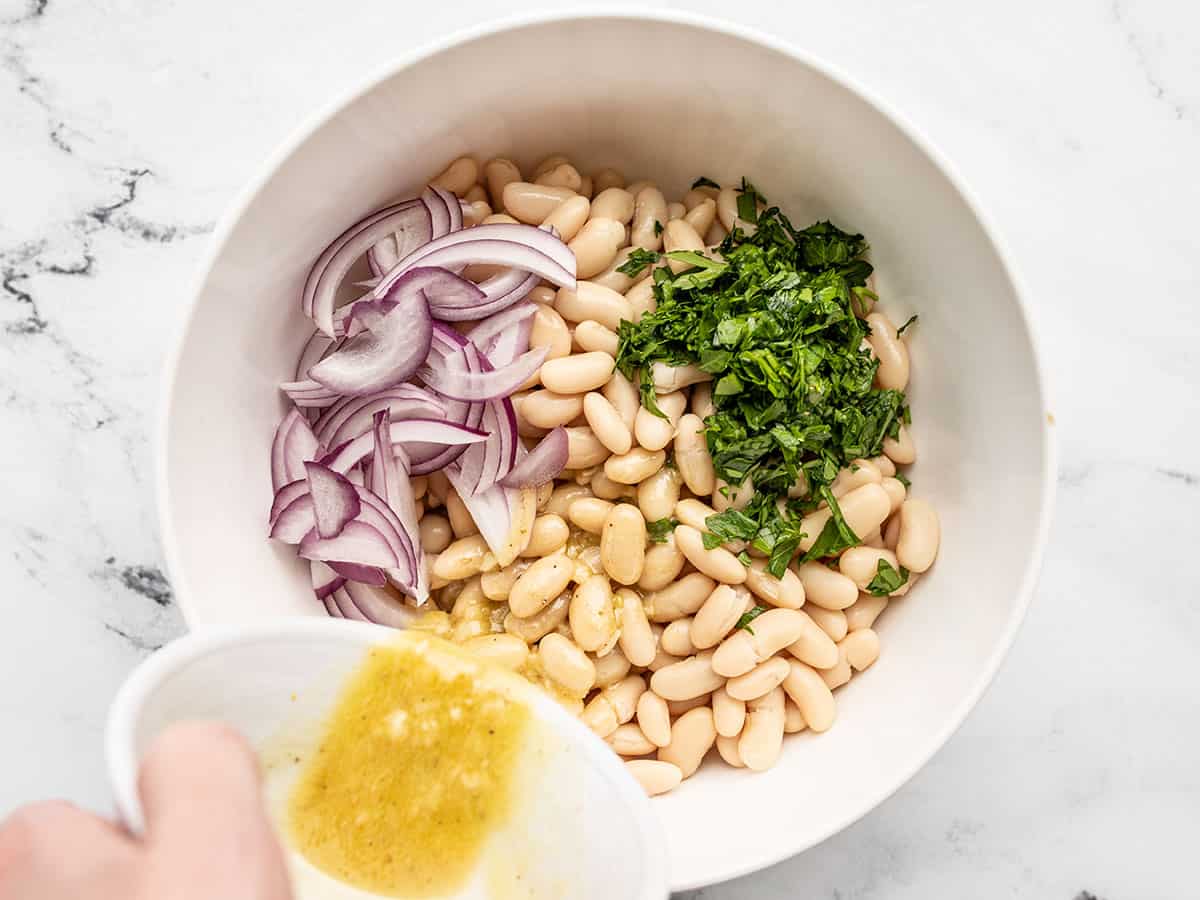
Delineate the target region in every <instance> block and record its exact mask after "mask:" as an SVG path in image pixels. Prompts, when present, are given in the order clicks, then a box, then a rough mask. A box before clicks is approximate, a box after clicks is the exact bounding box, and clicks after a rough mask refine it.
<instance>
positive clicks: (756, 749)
mask: <svg viewBox="0 0 1200 900" xmlns="http://www.w3.org/2000/svg"><path fill="white" fill-rule="evenodd" d="M776 658H777V659H778V657H776ZM786 665H787V664H786V663H784V666H785V667H786ZM784 719H785V714H784V693H783V688H780V687H775V688H773V689H772V690H770V691H767V692H766V693H765V694H763V695H761V696H759V697H756V698H754V699H753V700H751V701H749V702H748V703H747V704H746V727H745V729H744V730H743V731H742V736H741V739H740V740H739V741H738V755H739V756H740V757H741V759H742V762H744V763H745V764H746V768H747V769H750V770H752V771H754V772H765V771H766V770H767V769H769V768H771V766H773V765H775V763H776V762H778V761H779V753H780V751H781V750H782V749H783V726H784Z"/></svg>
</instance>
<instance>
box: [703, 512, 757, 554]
mask: <svg viewBox="0 0 1200 900" xmlns="http://www.w3.org/2000/svg"><path fill="white" fill-rule="evenodd" d="M704 525H705V527H706V528H708V532H707V533H706V534H705V535H704V549H705V550H711V549H712V548H713V547H719V546H721V545H722V544H724V543H725V542H726V541H752V540H754V536H755V535H756V534H758V521H757V520H756V519H752V518H751V517H750V516H748V515H746V514H745V513H744V512H742V511H741V510H740V509H727V510H725V512H721V513H717V514H716V515H712V516H709V517H708V518H707V519H705V520H704Z"/></svg>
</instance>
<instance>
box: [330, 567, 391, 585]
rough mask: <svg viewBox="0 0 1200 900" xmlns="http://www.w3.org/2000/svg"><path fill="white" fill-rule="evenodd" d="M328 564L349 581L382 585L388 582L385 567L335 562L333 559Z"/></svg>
mask: <svg viewBox="0 0 1200 900" xmlns="http://www.w3.org/2000/svg"><path fill="white" fill-rule="evenodd" d="M327 565H328V566H329V568H331V569H333V571H335V572H337V573H338V574H339V575H341V576H342V577H343V578H344V579H345V581H347V582H360V583H362V584H374V585H378V586H380V587H382V586H383V585H385V584H387V576H386V575H384V574H383V569H377V568H375V567H374V566H360V565H359V564H358V563H350V562H335V561H333V560H330V561H329V563H327Z"/></svg>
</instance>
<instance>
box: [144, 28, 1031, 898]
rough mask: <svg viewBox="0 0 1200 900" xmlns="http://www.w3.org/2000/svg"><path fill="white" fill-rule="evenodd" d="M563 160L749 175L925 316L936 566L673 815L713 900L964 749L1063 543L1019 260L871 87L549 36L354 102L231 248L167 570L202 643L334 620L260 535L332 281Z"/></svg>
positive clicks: (921, 420)
mask: <svg viewBox="0 0 1200 900" xmlns="http://www.w3.org/2000/svg"><path fill="white" fill-rule="evenodd" d="M557 151H562V152H565V153H568V154H569V155H570V156H571V157H572V159H574V160H576V161H577V162H578V163H579V164H580V165H581V167H582V168H583V169H584V170H585V171H588V170H592V169H594V168H597V167H600V166H606V165H613V166H616V167H618V168H620V169H622V170H623V171H625V172H626V173H628V175H629V177H630V178H636V177H649V178H654V179H656V180H657V181H658V182H659V184H660V185H661V186H662V187H664V188H665V189H666V191H667V193H668V194H669V195H670V196H675V197H678V196H680V195H682V194H683V192H684V191H685V190H686V189H687V188H688V186H689V185H690V183H691V182H692V180H693V179H694V178H696V177H697V176H699V175H707V176H709V177H711V178H715V179H716V180H718V181H721V182H731V181H734V180H736V179H738V178H740V177H741V176H742V175H746V176H748V177H749V178H751V179H752V180H753V181H754V182H755V183H756V185H757V186H758V187H759V188H760V190H762V191H763V192H764V193H765V195H766V196H767V197H768V198H769V199H770V200H771V202H773V203H777V204H779V205H780V206H781V207H782V208H783V209H784V211H785V212H787V213H788V214H789V215H790V216H791V218H792V219H793V221H796V222H798V223H800V224H807V223H808V222H810V221H812V220H814V219H816V218H825V217H828V218H832V219H833V220H834V221H835V223H837V224H840V225H842V226H844V227H848V228H852V229H855V230H858V231H861V232H863V233H864V234H866V235H867V236H868V238H869V239H870V241H871V245H872V251H871V258H872V261H873V262H874V263H875V265H876V267H877V272H878V276H877V279H878V280H877V284H878V287H879V290H880V293H881V294H882V296H883V298H884V301H885V303H886V308H887V310H888V311H889V312H890V313H891V314H892V315H893V316H894V317H895V318H896V321H897V322H899V321H902V320H903V319H904V318H907V316H908V315H910V314H911V313H914V312H918V313H920V322H919V324H918V325H917V326H915V328H914V330H913V332H912V333H911V349H912V368H913V381H912V385H911V388H910V397H911V400H912V409H913V415H914V421H913V428H912V431H913V434H914V435H915V439H916V443H917V446H918V448H919V451H920V461H919V463H918V464H917V465H916V466H914V467H913V470H912V477H913V482H914V488H913V489H914V491H915V492H916V493H917V494H919V495H920V496H922V497H925V498H927V499H928V500H930V501H931V502H932V503H933V504H934V505H935V506H936V507H937V509H938V510H939V512H940V514H941V518H942V525H943V542H942V548H941V554H940V557H939V561H938V563H937V565H936V567H935V568H934V569H933V570H932V571H931V572H930V573H929V574H928V575H927V576H926V577H924V578H922V580H921V583H920V584H919V585H917V586H916V587H915V588H914V590H913V591H912V593H911V595H910V596H909V597H907V598H905V599H904V600H901V601H898V602H896V603H895V604H894V607H895V608H894V609H892V610H891V611H889V612H888V613H887V614H886V615H885V616H884V618H883V619H882V620H881V622H880V633H881V636H882V641H883V653H882V657H881V658H880V660H879V662H878V663H876V665H875V666H874V667H873V668H872V669H871V670H870V671H868V672H866V673H864V674H862V675H860V676H857V677H856V678H855V679H854V681H853V683H851V684H849V685H847V686H846V687H845V688H842V689H841V690H840V691H839V692H838V706H839V719H838V722H837V724H836V725H835V727H834V728H833V729H832V730H831V731H830V732H828V733H827V734H824V735H821V736H812V735H805V734H802V735H799V736H796V737H792V738H789V739H788V740H787V742H786V746H785V752H784V755H783V759H782V760H781V762H780V764H779V765H778V766H776V767H775V768H774V769H773V770H771V771H770V772H768V773H765V774H761V775H751V774H748V773H746V772H740V771H734V770H731V769H728V768H725V767H723V766H722V765H720V764H719V763H710V764H709V765H708V766H707V767H706V768H705V769H704V770H703V771H702V772H701V773H699V774H698V775H697V776H696V777H695V778H694V779H692V780H689V781H688V782H687V783H685V784H684V785H683V786H682V787H681V788H680V789H678V790H677V791H675V792H673V793H671V794H669V795H667V796H665V797H663V798H661V799H660V800H658V801H656V804H655V805H656V807H657V810H658V812H659V814H660V815H661V817H662V820H663V822H664V823H665V825H666V829H667V833H668V840H669V844H670V856H671V865H670V868H671V872H672V877H673V879H674V881H673V887H674V888H675V889H683V888H690V887H696V886H699V885H704V884H709V883H712V882H716V881H720V880H723V879H727V878H732V877H734V876H736V875H740V874H743V873H746V872H749V871H752V870H754V869H758V868H761V867H763V866H766V865H768V864H770V863H772V862H776V861H778V860H780V859H782V858H784V857H786V856H789V855H791V854H793V853H796V852H798V851H800V850H803V849H805V848H807V847H810V846H812V845H813V844H815V843H817V842H818V841H821V840H823V839H824V838H826V837H828V836H829V835H831V834H833V833H834V832H836V831H838V830H839V829H841V828H844V827H845V826H847V825H848V824H850V823H851V822H853V821H854V820H855V819H857V818H859V817H860V816H862V815H863V814H864V813H866V812H867V811H868V810H870V809H871V808H872V807H874V806H875V805H876V804H878V803H879V802H880V801H881V800H883V799H884V798H886V797H887V796H888V795H890V794H891V793H892V792H893V791H895V790H896V789H897V788H898V787H900V785H902V784H903V783H904V782H905V781H907V780H908V779H909V778H910V777H911V776H912V775H913V774H914V773H915V772H916V771H917V769H918V768H920V767H921V766H922V765H923V764H924V763H925V762H926V761H927V760H928V759H929V758H930V757H931V756H932V755H933V754H934V752H936V751H937V749H938V748H939V747H941V746H942V744H943V743H945V741H946V740H947V738H948V737H949V736H950V735H951V734H952V733H953V731H954V730H955V729H956V728H957V727H958V725H959V724H960V723H961V722H962V721H963V719H964V717H965V716H966V714H967V713H968V712H969V711H970V709H971V708H972V707H973V706H974V705H975V703H976V702H977V701H978V699H979V697H980V695H981V694H982V693H983V690H984V689H985V688H986V687H987V685H988V683H989V682H990V681H991V679H992V676H993V675H994V674H995V672H996V669H997V667H998V666H999V664H1000V660H1001V658H1002V657H1003V656H1004V653H1005V652H1006V651H1007V649H1008V647H1009V645H1010V644H1011V643H1012V640H1013V636H1014V634H1015V632H1016V629H1017V626H1018V625H1019V623H1020V621H1021V619H1022V617H1023V616H1024V613H1025V609H1026V606H1027V604H1028V602H1029V599H1030V595H1031V592H1032V590H1033V585H1034V580H1035V576H1036V572H1037V568H1038V563H1039V560H1040V556H1041V551H1042V547H1043V544H1044V542H1045V536H1046V531H1047V527H1048V523H1049V517H1050V508H1051V500H1052V496H1053V486H1054V479H1053V472H1054V453H1053V442H1052V438H1051V433H1050V425H1049V422H1048V415H1047V402H1046V399H1045V394H1044V388H1043V384H1042V380H1041V376H1040V366H1039V362H1038V356H1037V352H1036V349H1035V342H1034V338H1033V335H1032V332H1031V329H1030V325H1029V321H1028V317H1027V314H1026V309H1025V306H1024V303H1023V301H1022V299H1021V296H1020V291H1019V290H1018V287H1017V285H1016V282H1015V278H1014V275H1013V273H1012V270H1011V268H1010V266H1009V264H1008V261H1007V257H1006V254H1005V253H1004V252H1003V250H1002V249H1001V248H1000V246H999V243H998V241H997V240H996V238H995V236H994V234H993V232H992V231H991V230H990V229H989V227H988V226H987V225H986V224H985V222H984V219H983V216H982V214H981V213H980V212H979V210H978V208H977V207H976V205H975V204H974V202H973V201H972V200H971V199H970V198H969V195H968V194H967V192H966V190H965V189H964V187H963V186H962V184H961V182H960V181H959V179H958V178H957V177H956V176H955V175H954V174H953V173H952V172H951V170H950V167H949V166H948V165H947V163H946V162H945V160H944V159H943V158H942V157H941V155H940V154H939V153H937V152H936V151H935V150H934V149H933V148H931V146H930V145H929V144H928V142H927V141H925V140H923V139H922V138H920V137H919V136H917V134H916V133H915V132H914V130H913V129H912V128H911V127H910V126H909V125H907V124H906V123H905V122H904V121H903V119H902V118H901V117H900V116H898V115H897V114H895V113H894V112H891V111H888V110H886V109H885V108H884V106H883V104H881V103H880V102H878V101H877V100H874V99H871V98H869V97H868V96H866V94H865V92H864V91H863V90H862V89H861V88H858V87H857V86H855V85H854V82H853V80H852V79H851V78H849V77H848V76H846V75H844V74H840V73H835V72H833V71H832V70H831V69H830V67H829V66H827V65H825V64H823V63H821V62H819V61H817V60H815V59H813V58H811V57H809V56H808V55H806V54H804V53H801V52H799V51H797V50H795V49H792V48H788V47H785V46H782V45H780V44H779V43H778V42H776V41H774V40H772V39H770V38H767V37H765V36H762V35H754V34H750V33H748V32H746V31H744V30H743V29H740V28H736V27H733V26H730V25H727V24H719V23H715V22H712V21H706V20H701V19H697V18H696V17H692V16H684V15H678V14H665V13H653V14H640V13H639V14H623V15H604V14H598V15H595V16H591V17H586V18H584V17H571V18H559V17H556V16H552V15H540V16H533V17H528V18H525V19H522V20H519V21H516V22H510V23H506V24H504V25H500V26H497V25H490V26H485V27H481V28H477V29H475V30H473V31H471V32H468V33H466V34H463V35H459V36H457V37H454V38H452V39H449V40H446V41H442V42H440V43H438V44H436V45H434V46H432V47H428V48H426V49H423V50H421V51H419V52H417V53H414V54H411V55H408V56H406V57H405V58H403V59H400V60H398V61H397V62H396V63H395V64H394V65H392V66H389V67H388V68H387V70H386V71H384V72H383V73H382V74H380V75H378V76H377V77H375V78H372V79H371V80H369V81H367V82H366V83H365V84H364V85H363V86H362V87H360V88H358V89H357V90H355V91H353V92H352V93H350V94H348V95H347V96H345V97H343V98H341V99H339V100H338V101H337V102H336V103H335V104H333V105H332V106H331V107H329V108H328V109H326V110H325V111H323V112H322V113H321V114H320V115H319V116H317V117H316V118H315V119H314V121H313V122H312V123H310V124H309V125H308V126H307V127H306V128H304V129H303V130H301V131H300V133H299V134H298V135H297V136H296V137H294V138H293V139H292V140H290V141H289V142H288V143H287V144H286V146H285V147H284V148H283V149H282V150H281V151H280V152H279V153H278V154H277V155H276V156H275V157H274V158H273V159H272V160H271V161H270V162H269V163H268V165H267V166H266V167H265V168H264V169H263V172H262V174H261V175H260V176H259V177H258V178H257V179H255V181H254V182H253V183H252V184H251V185H250V187H249V188H248V189H247V191H246V193H245V194H244V195H243V196H242V198H241V200H240V201H239V202H238V203H237V204H236V206H235V207H234V209H233V210H232V211H231V212H230V214H229V215H228V216H227V217H226V218H225V220H224V222H223V224H222V226H221V227H220V228H219V229H218V232H217V234H216V236H215V237H214V239H213V243H212V251H211V254H210V256H209V259H208V260H207V262H206V263H205V265H204V267H203V270H202V273H201V278H200V282H199V285H198V287H197V289H196V296H195V300H194V302H193V306H192V309H191V314H190V316H189V319H188V322H187V325H186V328H185V330H184V332H183V336H182V338H181V340H180V343H179V346H178V348H177V350H176V354H175V356H174V359H173V362H172V364H171V366H170V368H169V371H170V376H169V379H168V383H167V387H166V395H165V400H164V428H163V433H162V440H161V445H160V448H159V491H160V503H161V520H162V531H163V540H164V544H165V548H166V556H167V560H168V564H169V566H170V572H171V577H172V582H173V584H174V586H175V590H176V595H177V597H178V600H179V604H180V607H181V608H182V610H183V613H184V615H185V617H186V618H187V620H188V622H189V623H191V624H192V625H201V624H210V623H244V622H252V621H261V620H266V619H274V618H278V617H280V616H295V615H321V614H323V612H322V610H321V608H320V606H319V605H318V604H317V603H316V602H315V601H314V600H313V597H312V594H311V591H310V590H309V585H308V575H307V571H306V569H305V567H303V566H302V565H300V564H299V563H297V562H296V560H295V556H294V553H293V550H292V548H290V547H283V546H279V545H276V544H272V543H271V542H269V541H267V540H266V538H265V536H264V535H265V530H266V526H265V522H266V512H267V510H268V508H269V506H270V502H271V485H270V479H269V477H268V447H269V444H270V440H271V435H272V432H273V429H274V427H275V424H276V422H277V421H278V419H279V417H280V415H281V414H282V412H283V409H284V405H283V401H282V399H281V397H280V396H279V394H278V393H277V391H276V389H275V386H276V384H277V383H278V382H280V381H282V380H285V379H287V378H290V377H291V375H292V371H293V366H294V364H295V360H296V356H297V352H298V350H299V348H300V346H301V344H302V343H303V341H304V340H305V338H306V337H307V335H308V333H309V331H310V329H311V325H310V324H309V323H308V322H307V321H306V319H305V318H304V317H303V316H302V315H301V313H300V311H299V295H300V288H301V284H302V282H303V279H304V276H305V274H306V272H307V271H308V268H309V265H310V264H311V262H312V260H313V258H314V257H315V256H316V255H317V254H318V253H319V252H320V251H321V249H322V248H323V247H324V246H325V244H326V243H327V242H328V241H329V240H330V239H331V238H332V237H333V236H335V235H336V234H338V233H339V232H340V231H341V230H342V229H343V228H344V227H345V226H346V225H347V224H349V223H350V222H352V221H354V220H355V219H357V218H358V217H359V216H361V215H362V214H363V213H364V212H365V211H367V210H370V209H372V208H375V207H376V206H378V205H380V204H381V203H382V202H384V201H385V200H387V199H389V198H392V197H396V196H404V195H411V194H412V193H413V192H414V191H416V190H418V189H419V188H420V186H421V185H422V184H423V183H424V182H425V181H426V180H427V179H429V178H430V177H432V176H433V175H434V174H436V172H437V171H438V170H439V169H440V168H441V166H443V165H444V164H445V163H446V162H447V161H448V160H450V159H452V158H454V157H456V156H458V155H460V154H464V153H473V154H477V155H479V156H480V157H481V158H482V159H486V158H488V157H489V156H492V155H496V154H502V155H508V156H513V157H515V158H516V159H517V160H518V161H519V162H520V163H522V165H523V166H530V165H532V164H533V163H534V162H535V161H536V160H537V159H538V158H540V157H541V156H544V155H547V154H549V153H551V152H557ZM526 171H528V169H526Z"/></svg>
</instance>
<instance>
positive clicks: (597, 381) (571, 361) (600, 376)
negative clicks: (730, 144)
mask: <svg viewBox="0 0 1200 900" xmlns="http://www.w3.org/2000/svg"><path fill="white" fill-rule="evenodd" d="M615 364H616V363H615V361H614V360H613V358H612V357H611V356H609V355H608V354H607V353H601V352H599V351H594V352H591V353H576V354H574V355H572V356H564V357H562V358H561V359H551V360H547V361H546V362H544V363H542V384H543V385H545V387H546V389H547V390H551V391H554V392H555V393H556V394H584V393H587V392H588V391H594V390H596V389H597V388H600V387H603V386H604V385H605V384H607V383H608V380H609V379H610V378H611V377H612V373H613V367H614V366H615Z"/></svg>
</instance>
